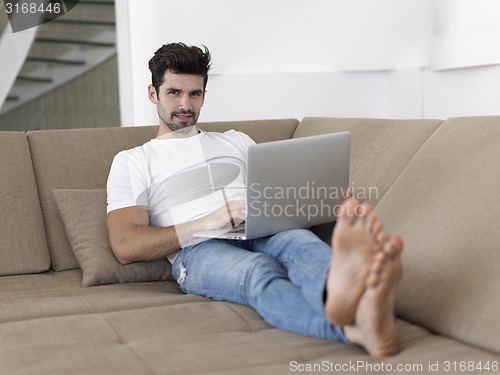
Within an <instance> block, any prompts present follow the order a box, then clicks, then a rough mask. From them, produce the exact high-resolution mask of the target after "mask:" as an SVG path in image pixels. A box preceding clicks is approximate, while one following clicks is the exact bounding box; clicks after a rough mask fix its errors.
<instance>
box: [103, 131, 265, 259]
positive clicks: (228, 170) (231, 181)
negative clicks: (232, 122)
mask: <svg viewBox="0 0 500 375" xmlns="http://www.w3.org/2000/svg"><path fill="white" fill-rule="evenodd" d="M254 143H255V142H254V141H253V140H252V139H251V138H250V137H249V136H248V135H246V134H244V133H241V132H237V131H235V130H230V131H227V132H225V133H215V132H201V133H199V134H197V135H195V136H192V137H188V138H175V139H162V140H158V139H152V140H151V141H149V142H147V143H145V144H144V145H142V146H138V147H135V148H133V149H130V150H125V151H122V152H120V153H118V154H117V155H116V156H115V158H114V160H113V164H112V166H111V170H110V173H109V177H108V184H107V190H108V208H107V212H108V213H109V212H111V211H114V210H117V209H120V208H125V207H132V206H144V207H146V208H147V209H148V212H149V225H151V226H157V227H168V226H172V225H178V224H183V223H186V222H190V221H193V220H196V219H199V218H201V217H204V216H206V215H208V214H210V213H212V212H214V211H215V210H216V209H218V208H219V207H221V206H223V205H224V204H225V203H226V202H228V201H230V200H236V199H245V186H246V164H247V163H246V160H247V159H246V158H247V149H248V146H250V145H251V144H254ZM176 255H177V254H173V255H172V256H169V260H170V261H171V262H173V261H174V260H175V256H176Z"/></svg>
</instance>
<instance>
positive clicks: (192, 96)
mask: <svg viewBox="0 0 500 375" xmlns="http://www.w3.org/2000/svg"><path fill="white" fill-rule="evenodd" d="M158 91H159V92H158V93H156V90H155V88H154V86H152V85H149V87H148V94H149V100H150V101H151V102H152V103H154V104H156V107H157V110H158V116H159V118H160V132H161V133H162V134H165V133H169V132H171V131H174V132H177V133H189V132H190V131H192V130H193V129H194V125H195V124H196V122H197V121H198V116H199V115H200V110H201V107H202V106H203V100H204V98H205V91H204V90H203V76H200V75H193V74H174V73H172V72H171V71H169V70H167V71H166V72H165V74H164V76H163V84H162V85H161V86H160V88H159V90H158Z"/></svg>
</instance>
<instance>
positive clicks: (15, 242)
mask: <svg viewBox="0 0 500 375" xmlns="http://www.w3.org/2000/svg"><path fill="white" fill-rule="evenodd" d="M0 176H1V178H0V207H1V213H0V228H2V229H1V232H2V234H1V235H0V276H4V275H19V274H29V273H37V272H44V271H47V270H48V269H49V267H50V257H49V252H48V249H47V240H46V238H45V228H44V226H43V219H42V213H41V210H40V202H39V200H38V192H37V188H36V183H35V175H34V174H33V166H32V163H31V157H30V150H29V145H28V140H27V139H26V134H25V133H17V132H0Z"/></svg>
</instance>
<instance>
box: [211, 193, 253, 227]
mask: <svg viewBox="0 0 500 375" xmlns="http://www.w3.org/2000/svg"><path fill="white" fill-rule="evenodd" d="M245 209H246V202H245V200H244V199H242V200H233V201H229V202H228V203H226V204H225V205H224V206H221V207H219V208H218V209H217V210H216V211H214V212H213V213H211V214H210V215H207V216H205V217H204V218H203V219H202V220H203V221H204V223H205V227H206V229H207V230H214V229H222V228H224V227H229V228H231V227H232V226H233V227H234V226H236V225H238V224H241V223H242V222H244V221H245V216H246V214H245Z"/></svg>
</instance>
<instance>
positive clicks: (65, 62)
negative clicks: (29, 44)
mask: <svg viewBox="0 0 500 375" xmlns="http://www.w3.org/2000/svg"><path fill="white" fill-rule="evenodd" d="M26 61H28V62H41V63H49V64H61V65H85V61H81V60H65V59H49V58H45V57H28V58H27V59H26Z"/></svg>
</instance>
